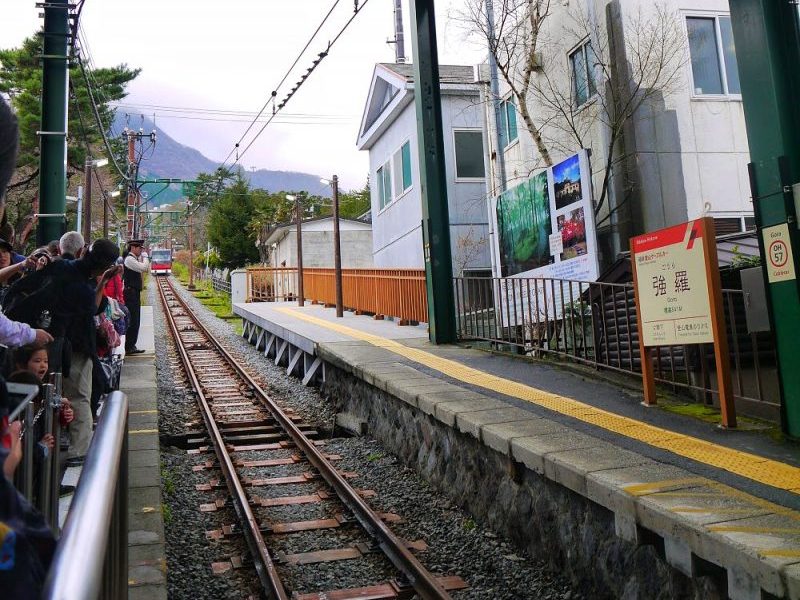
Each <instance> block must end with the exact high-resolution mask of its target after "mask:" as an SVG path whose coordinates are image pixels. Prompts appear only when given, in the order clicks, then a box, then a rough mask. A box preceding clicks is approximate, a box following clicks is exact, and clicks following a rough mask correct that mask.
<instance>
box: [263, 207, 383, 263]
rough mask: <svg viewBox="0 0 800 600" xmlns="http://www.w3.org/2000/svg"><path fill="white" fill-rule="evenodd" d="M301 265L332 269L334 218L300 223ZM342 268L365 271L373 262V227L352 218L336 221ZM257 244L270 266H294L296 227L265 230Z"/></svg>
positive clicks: (289, 225) (315, 219) (295, 261)
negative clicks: (301, 241) (337, 223)
mask: <svg viewBox="0 0 800 600" xmlns="http://www.w3.org/2000/svg"><path fill="white" fill-rule="evenodd" d="M301 231H302V238H303V266H304V267H309V268H311V267H318V268H331V269H332V268H333V256H334V246H333V217H330V216H327V217H316V218H313V219H305V220H303V223H302V227H301ZM339 237H340V240H341V242H340V246H341V251H342V268H344V269H366V268H371V267H372V266H373V263H372V225H370V224H369V223H366V222H364V221H359V220H355V219H343V218H340V219H339ZM256 245H257V246H259V249H261V250H262V255H264V256H266V257H267V264H268V265H269V266H271V267H296V266H297V225H296V224H295V223H284V224H281V225H278V226H276V227H273V228H272V229H270V230H268V231H267V232H266V233H265V235H264V236H263V239H261V238H259V239H258V240H257V241H256Z"/></svg>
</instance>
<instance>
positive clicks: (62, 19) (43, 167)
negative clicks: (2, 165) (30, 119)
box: [36, 0, 70, 246]
mask: <svg viewBox="0 0 800 600" xmlns="http://www.w3.org/2000/svg"><path fill="white" fill-rule="evenodd" d="M42 6H43V7H44V32H43V36H44V40H43V41H44V43H43V50H44V51H43V52H42V57H41V58H42V121H41V130H39V131H37V132H36V133H37V135H38V136H39V140H40V142H39V143H40V156H41V158H40V162H39V198H40V204H39V211H40V212H39V226H38V227H37V228H36V243H37V244H38V245H39V246H44V245H45V244H47V243H48V242H49V241H50V240H55V239H58V238H60V237H61V235H62V234H63V233H64V230H65V229H66V205H67V173H66V167H67V87H68V82H69V68H68V62H69V56H68V54H67V45H68V42H69V37H70V28H69V16H70V15H69V11H70V4H69V1H68V0H50V1H49V2H47V3H46V4H43V5H42Z"/></svg>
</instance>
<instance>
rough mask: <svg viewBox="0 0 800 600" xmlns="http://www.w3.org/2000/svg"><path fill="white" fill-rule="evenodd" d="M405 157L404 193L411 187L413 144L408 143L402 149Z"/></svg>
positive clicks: (401, 152)
mask: <svg viewBox="0 0 800 600" xmlns="http://www.w3.org/2000/svg"><path fill="white" fill-rule="evenodd" d="M400 154H401V155H402V157H403V161H402V162H403V191H405V190H407V189H408V188H410V187H411V142H406V143H405V144H403V147H402V148H400Z"/></svg>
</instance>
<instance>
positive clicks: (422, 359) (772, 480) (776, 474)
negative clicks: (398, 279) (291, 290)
mask: <svg viewBox="0 0 800 600" xmlns="http://www.w3.org/2000/svg"><path fill="white" fill-rule="evenodd" d="M275 310H277V311H279V312H282V313H284V314H287V315H290V316H292V317H295V318H297V319H300V320H304V321H307V322H309V323H314V324H316V325H319V326H321V327H324V328H327V329H330V330H333V331H337V332H338V333H341V334H343V335H346V336H348V337H351V338H354V339H357V340H361V341H365V342H368V343H370V344H373V345H375V346H379V347H381V348H384V349H386V350H389V351H390V352H394V353H395V354H398V355H400V356H403V357H404V358H407V359H409V360H411V361H413V362H417V363H419V364H422V365H424V366H427V367H429V368H435V369H436V370H438V371H440V372H441V373H443V374H445V375H448V376H449V377H452V378H453V379H457V380H459V381H462V382H465V383H472V384H474V385H477V386H478V387H482V388H484V389H487V390H489V391H498V390H497V387H498V385H499V382H502V386H503V391H502V393H504V394H506V395H509V396H512V397H515V398H518V399H520V400H525V401H527V402H530V403H531V404H536V405H539V406H543V407H545V408H548V409H550V410H552V411H554V412H557V413H559V414H563V415H565V416H569V417H572V418H576V419H579V420H581V421H583V422H585V423H589V424H591V425H595V426H597V427H600V428H601V429H606V430H610V431H613V432H615V433H617V434H619V435H622V436H625V437H628V438H630V439H633V440H636V441H639V442H642V443H645V444H648V445H649V446H653V447H656V448H660V449H663V450H667V451H668V452H671V453H672V454H676V455H678V456H682V457H684V458H690V459H692V460H695V461H697V462H701V463H704V464H707V465H711V466H714V467H717V468H720V469H723V470H726V471H729V472H731V473H734V474H736V475H740V476H742V477H746V478H747V479H751V480H753V481H757V482H759V483H764V484H766V485H769V486H772V487H775V488H778V489H781V490H786V491H789V492H793V493H798V489H799V488H800V468H797V467H794V466H792V465H787V464H785V463H781V462H778V461H775V460H772V459H768V458H765V457H763V456H758V455H755V454H750V453H748V452H742V451H741V450H734V449H732V448H728V447H726V446H720V445H718V444H714V443H713V442H709V441H706V440H702V439H700V438H695V437H692V436H689V435H686V434H682V433H678V432H674V431H670V430H669V429H664V428H661V427H657V426H655V425H650V424H648V423H643V422H642V423H638V425H639V426H638V427H635V428H632V427H630V425H629V423H630V421H631V419H630V418H628V417H624V416H621V415H617V414H616V413H612V412H609V411H605V410H602V409H598V408H596V407H594V406H592V405H590V404H586V403H584V402H581V401H579V400H575V399H573V398H568V397H566V396H560V395H558V394H553V393H551V392H546V391H544V390H540V389H537V388H535V387H532V386H529V385H526V384H523V383H519V382H516V381H512V380H510V379H503V378H499V377H497V376H496V375H491V374H487V373H485V372H484V371H480V370H479V369H475V368H473V367H468V366H466V365H463V364H461V363H459V362H457V361H454V360H451V359H447V358H442V357H440V356H436V355H435V354H432V353H431V352H428V351H426V350H420V349H418V348H411V347H409V346H404V345H403V344H401V343H399V342H397V341H395V340H390V339H388V338H383V337H380V336H377V335H375V334H371V333H365V332H362V331H359V330H357V329H353V328H352V327H348V326H346V325H340V324H338V323H331V322H329V321H326V320H324V319H320V318H318V317H314V316H312V315H307V314H303V313H302V312H301V311H300V309H299V308H276V309H275ZM488 382H491V383H492V384H493V385H489V384H488ZM599 421H607V422H609V423H610V424H615V426H609V427H605V426H604V425H603V423H600V422H599ZM660 436H664V437H663V438H662V439H659V440H656V441H651V440H652V438H654V437H660Z"/></svg>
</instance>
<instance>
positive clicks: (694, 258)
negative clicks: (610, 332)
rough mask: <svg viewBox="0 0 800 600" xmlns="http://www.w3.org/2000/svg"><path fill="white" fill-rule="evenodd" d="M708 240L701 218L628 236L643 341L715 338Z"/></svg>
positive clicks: (694, 341)
mask: <svg viewBox="0 0 800 600" xmlns="http://www.w3.org/2000/svg"><path fill="white" fill-rule="evenodd" d="M709 243H710V244H711V245H712V246H714V244H715V242H714V240H713V239H712V240H710V242H709V240H706V239H704V235H703V227H702V223H701V221H700V220H697V221H691V222H689V223H683V224H681V225H676V226H675V227H669V228H667V229H661V230H659V231H654V232H652V233H647V234H645V235H640V236H638V237H635V238H633V239H632V240H631V249H632V252H633V254H632V257H631V259H632V260H633V264H634V268H635V269H636V288H637V289H636V294H637V298H638V310H639V314H640V318H641V324H642V327H641V330H640V331H639V335H641V336H642V337H643V339H644V345H645V346H646V347H652V346H671V345H678V344H704V343H707V342H713V341H714V334H713V329H712V323H711V300H710V294H709V282H708V278H707V276H706V262H707V261H706V253H707V251H708V245H709Z"/></svg>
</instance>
